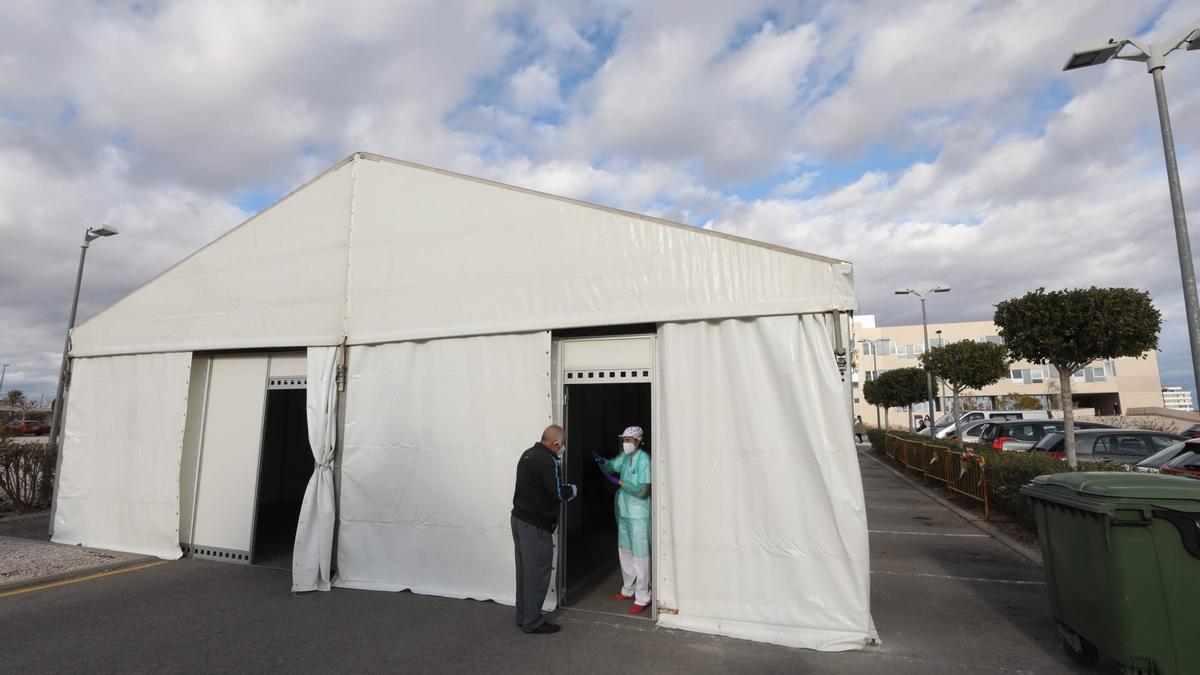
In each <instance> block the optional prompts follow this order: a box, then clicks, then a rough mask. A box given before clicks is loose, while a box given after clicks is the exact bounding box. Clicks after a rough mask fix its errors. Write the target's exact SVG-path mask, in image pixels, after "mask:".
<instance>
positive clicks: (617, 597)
mask: <svg viewBox="0 0 1200 675" xmlns="http://www.w3.org/2000/svg"><path fill="white" fill-rule="evenodd" d="M632 599H633V596H632V595H625V594H624V593H622V592H621V591H617V594H616V595H614V596H613V600H632Z"/></svg>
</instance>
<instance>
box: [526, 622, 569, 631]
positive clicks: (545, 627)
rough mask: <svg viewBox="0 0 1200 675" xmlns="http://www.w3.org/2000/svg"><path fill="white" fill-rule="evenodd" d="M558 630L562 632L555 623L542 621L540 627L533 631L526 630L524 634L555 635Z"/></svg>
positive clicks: (560, 627)
mask: <svg viewBox="0 0 1200 675" xmlns="http://www.w3.org/2000/svg"><path fill="white" fill-rule="evenodd" d="M560 630H562V626H560V625H558V624H556V623H550V622H549V621H544V622H542V625H540V626H538V627H537V628H534V629H533V630H527V631H525V632H526V633H557V632H558V631H560Z"/></svg>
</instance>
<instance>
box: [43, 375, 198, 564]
mask: <svg viewBox="0 0 1200 675" xmlns="http://www.w3.org/2000/svg"><path fill="white" fill-rule="evenodd" d="M191 366H192V355H191V353H190V352H175V353H166V354H149V355H140V356H113V357H100V358H90V359H75V360H74V362H73V370H72V378H71V382H72V385H71V392H70V396H69V397H68V399H67V410H66V418H65V420H66V427H65V429H64V439H63V446H62V452H63V458H62V465H61V469H60V475H59V477H58V482H59V483H58V497H57V503H56V506H55V514H54V538H53V540H54V541H55V542H57V543H60V544H82V545H84V546H90V547H94V548H104V549H111V550H116V551H129V552H132V553H142V554H145V555H153V556H157V557H159V558H165V559H170V560H174V559H176V558H178V557H179V556H180V554H181V553H180V550H179V475H180V462H181V458H182V452H183V429H184V422H185V419H186V417H187V403H188V381H189V377H190V374H191Z"/></svg>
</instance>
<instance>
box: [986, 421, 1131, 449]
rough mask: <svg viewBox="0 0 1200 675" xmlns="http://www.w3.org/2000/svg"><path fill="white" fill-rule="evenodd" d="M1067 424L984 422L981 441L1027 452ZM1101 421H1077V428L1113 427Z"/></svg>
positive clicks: (993, 447) (997, 447)
mask: <svg viewBox="0 0 1200 675" xmlns="http://www.w3.org/2000/svg"><path fill="white" fill-rule="evenodd" d="M1065 426H1066V422H1064V421H1063V420H1006V421H1003V422H984V427H983V429H981V430H980V433H979V442H980V443H987V444H989V445H991V446H992V449H994V450H1009V451H1017V452H1025V451H1026V450H1028V449H1030V448H1032V447H1033V446H1034V444H1035V443H1037V442H1038V441H1040V440H1042V438H1043V437H1045V435H1046V434H1050V433H1054V432H1056V431H1057V432H1061V431H1062V430H1063V428H1064V427H1065ZM1113 428H1115V427H1113V426H1111V425H1108V424H1101V423H1099V422H1076V423H1075V429H1077V430H1078V429H1113Z"/></svg>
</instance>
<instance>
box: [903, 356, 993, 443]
mask: <svg viewBox="0 0 1200 675" xmlns="http://www.w3.org/2000/svg"><path fill="white" fill-rule="evenodd" d="M1008 363H1009V361H1008V350H1007V349H1005V347H1004V345H998V344H995V343H992V342H973V341H969V340H964V341H962V342H951V343H950V344H947V345H946V346H944V347H934V348H933V349H930V350H929V351H928V352H925V353H924V354H922V355H921V365H923V366H925V370H928V371H929V372H930V373H932V374H933V375H934V376H935V377H940V378H942V379H943V380H945V381H946V384H947V385H949V387H950V394H951V396H952V403H951V406H950V409H951V412H950V415H951V418H952V419H953V420H954V435H955V436H956V437H957V438H958V444H959V445H960V446H961V445H962V434H961V433H959V432H960V429H959V421H960V420H959V417H960V414H959V411H958V397H959V396H961V395H962V393H963V392H964V391H966V390H968V389H983V388H984V387H986V386H988V385H989V384H995V383H996V382H998V381H999V380H1000V379H1001V378H1003V377H1005V376H1006V375H1008Z"/></svg>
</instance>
